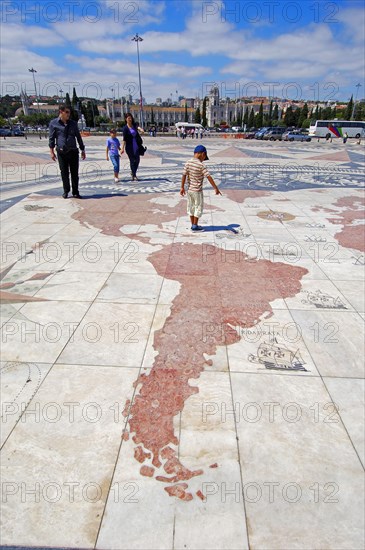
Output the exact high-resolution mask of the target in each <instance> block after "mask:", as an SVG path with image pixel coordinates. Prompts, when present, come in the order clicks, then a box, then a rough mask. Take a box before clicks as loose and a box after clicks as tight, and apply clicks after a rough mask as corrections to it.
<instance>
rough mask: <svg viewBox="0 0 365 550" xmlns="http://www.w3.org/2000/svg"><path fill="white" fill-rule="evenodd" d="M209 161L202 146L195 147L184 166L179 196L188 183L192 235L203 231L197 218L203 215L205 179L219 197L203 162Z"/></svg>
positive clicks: (182, 194) (188, 209) (188, 207)
mask: <svg viewBox="0 0 365 550" xmlns="http://www.w3.org/2000/svg"><path fill="white" fill-rule="evenodd" d="M205 160H209V158H208V154H207V150H206V148H205V147H204V145H197V146H196V147H195V149H194V157H193V158H192V159H191V160H188V162H187V163H186V164H185V167H184V171H183V175H182V180H181V189H180V195H181V196H182V197H183V196H184V195H185V194H186V191H185V183H186V180H187V181H188V191H187V196H188V205H187V213H188V215H189V216H190V221H191V230H192V231H193V233H195V232H197V231H204V228H203V227H201V226H200V225H198V222H199V218H200V217H201V216H202V214H203V207H204V196H203V181H204V178H207V180H208V181H209V183H210V184H211V185H212V187H213V188H214V190H215V194H216V195H221V194H222V193H221V192H220V191H219V189H218V187H217V185H216V183H215V181H214V179H213V178H212V176H211V175H210V174H209V172H208V169H207V167H206V166H205V165H204V164H203V161H205Z"/></svg>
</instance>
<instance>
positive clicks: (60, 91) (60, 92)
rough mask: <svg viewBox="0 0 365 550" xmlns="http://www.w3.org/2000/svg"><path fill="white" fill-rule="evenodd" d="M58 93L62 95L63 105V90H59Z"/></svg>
mask: <svg viewBox="0 0 365 550" xmlns="http://www.w3.org/2000/svg"><path fill="white" fill-rule="evenodd" d="M58 93H59V94H60V99H61V103H62V100H63V95H62V94H63V90H59V91H58Z"/></svg>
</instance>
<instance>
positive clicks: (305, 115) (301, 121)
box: [298, 103, 309, 128]
mask: <svg viewBox="0 0 365 550" xmlns="http://www.w3.org/2000/svg"><path fill="white" fill-rule="evenodd" d="M308 113H309V111H308V105H307V103H304V105H303V108H302V109H301V111H300V117H299V120H298V126H299V128H303V124H304V121H305V120H307V118H308Z"/></svg>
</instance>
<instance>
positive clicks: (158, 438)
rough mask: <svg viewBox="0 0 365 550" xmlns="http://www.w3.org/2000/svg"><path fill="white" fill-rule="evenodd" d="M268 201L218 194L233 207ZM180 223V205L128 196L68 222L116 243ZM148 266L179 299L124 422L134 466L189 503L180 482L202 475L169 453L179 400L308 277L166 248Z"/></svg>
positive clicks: (198, 249) (247, 194) (266, 264)
mask: <svg viewBox="0 0 365 550" xmlns="http://www.w3.org/2000/svg"><path fill="white" fill-rule="evenodd" d="M270 194H271V193H270V192H266V191H233V190H227V191H225V195H227V196H228V197H229V198H232V200H235V201H238V202H243V201H244V200H246V199H247V198H251V197H253V198H258V197H264V196H268V195H270ZM181 215H182V216H186V203H185V200H180V201H179V203H178V204H177V205H176V206H173V207H169V206H165V205H160V204H158V205H155V204H153V203H152V202H151V196H149V197H148V198H147V197H146V196H133V197H111V198H110V199H104V200H103V201H100V200H92V199H91V200H85V201H83V202H82V204H81V205H80V210H79V211H78V212H77V213H75V214H73V218H75V219H78V220H79V221H80V222H81V223H86V224H90V225H92V226H95V227H99V228H100V229H101V231H102V233H104V234H109V235H115V236H118V235H121V234H122V231H123V226H124V225H125V224H127V225H129V224H133V225H137V224H138V226H140V227H141V229H140V232H136V233H135V234H134V237H135V238H136V239H139V240H142V239H148V240H149V241H150V238H151V236H150V235H148V233H147V234H146V233H145V232H144V227H143V226H144V224H152V225H155V226H157V227H158V228H160V229H161V228H162V223H164V222H166V221H174V220H175V219H176V218H177V217H179V216H181ZM152 237H153V235H152ZM160 246H161V245H159V247H160ZM148 259H149V261H150V262H151V263H152V265H153V266H154V268H155V270H156V272H157V273H158V274H159V275H160V276H163V277H166V278H168V279H172V280H175V281H178V282H179V283H180V292H179V294H178V295H177V296H176V297H175V299H174V300H173V303H172V307H171V313H170V315H169V317H168V318H167V319H166V321H165V323H164V326H163V327H162V328H161V329H160V330H157V331H156V332H155V333H154V340H153V346H154V349H155V350H156V351H157V352H158V355H157V356H156V357H155V359H154V362H153V365H152V368H151V369H150V370H149V372H148V374H146V373H143V374H141V375H140V376H139V377H138V379H137V380H136V382H135V384H134V386H135V388H137V391H136V395H135V398H134V401H133V403H132V405H130V402H129V401H127V403H126V405H125V408H124V411H123V414H124V416H125V417H126V416H128V414H129V431H130V433H131V435H132V434H133V435H132V439H133V441H134V442H135V443H136V444H137V445H138V446H137V448H136V449H135V458H136V460H137V461H139V462H140V463H142V462H144V461H145V460H146V459H149V458H151V457H152V464H153V466H154V467H155V468H160V467H161V466H162V465H163V469H164V471H165V472H166V474H167V475H166V476H165V475H158V476H156V478H155V479H156V480H157V481H161V482H163V483H174V485H173V486H170V487H165V490H166V491H167V493H168V494H169V495H170V496H175V497H177V498H180V499H182V500H185V501H188V500H191V499H192V498H193V495H192V494H191V493H189V492H187V491H186V489H187V488H188V484H187V483H181V481H187V480H189V479H191V478H192V477H194V476H197V475H201V474H202V473H203V470H201V469H198V470H190V469H189V468H187V467H185V466H184V465H183V464H182V463H181V462H180V460H179V458H178V456H177V453H176V451H175V450H174V449H173V448H172V447H171V446H170V445H178V443H179V441H178V438H177V437H176V435H175V432H174V417H176V416H177V415H178V414H179V413H181V411H182V410H183V408H184V404H185V401H186V399H188V398H189V397H190V396H191V395H193V394H195V393H197V392H198V391H199V389H198V388H197V387H196V386H192V385H190V383H189V382H190V380H191V379H197V378H199V376H200V373H201V372H202V371H203V370H204V368H207V367H209V366H211V364H212V361H211V359H206V358H205V355H208V356H209V355H210V356H212V355H214V354H215V353H216V349H217V346H220V345H229V344H232V343H235V342H238V341H239V340H240V335H239V331H238V330H234V328H232V327H237V329H239V328H249V327H252V326H254V325H255V324H257V323H258V322H259V321H260V318H267V317H270V316H271V315H272V314H273V312H272V308H271V306H270V302H272V301H274V300H276V299H278V298H281V297H289V296H295V295H296V294H297V293H298V292H299V291H300V288H301V284H300V281H301V278H302V277H303V276H304V275H305V274H306V273H307V272H308V271H307V270H306V269H304V268H301V267H297V266H291V265H288V264H284V263H280V262H275V263H271V262H270V261H268V260H252V259H250V258H249V257H248V256H247V255H246V254H244V253H241V252H239V251H237V250H235V251H234V252H233V253H230V252H226V251H224V250H221V249H220V248H218V247H216V246H213V245H211V244H206V245H202V244H191V243H188V244H183V243H173V244H167V245H163V246H162V248H161V249H160V250H158V251H156V252H154V253H152V254H150V256H149V258H148ZM146 451H151V454H150V453H148V452H146ZM151 455H152V456H151ZM212 466H215V465H212ZM143 471H145V470H143ZM179 482H180V483H179ZM199 498H201V497H200V496H199Z"/></svg>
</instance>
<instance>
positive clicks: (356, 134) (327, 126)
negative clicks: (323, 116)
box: [309, 120, 365, 138]
mask: <svg viewBox="0 0 365 550" xmlns="http://www.w3.org/2000/svg"><path fill="white" fill-rule="evenodd" d="M346 132H347V134H348V136H349V138H363V137H365V122H361V121H358V120H316V122H315V124H313V125H312V124H311V125H310V128H309V137H325V138H330V137H336V138H342V137H343V136H344V134H345V133H346Z"/></svg>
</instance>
